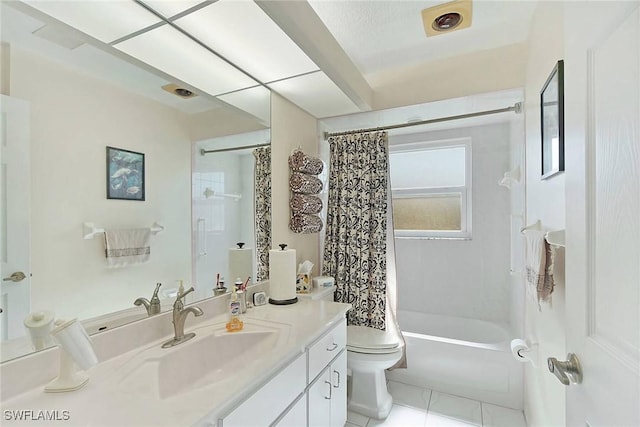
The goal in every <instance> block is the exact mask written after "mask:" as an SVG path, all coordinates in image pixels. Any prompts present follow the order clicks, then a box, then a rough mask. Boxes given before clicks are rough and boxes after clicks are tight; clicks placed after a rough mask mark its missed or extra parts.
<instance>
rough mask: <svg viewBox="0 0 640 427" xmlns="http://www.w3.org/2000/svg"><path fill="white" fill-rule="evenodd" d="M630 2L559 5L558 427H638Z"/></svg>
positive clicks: (638, 46) (635, 64) (639, 327)
mask: <svg viewBox="0 0 640 427" xmlns="http://www.w3.org/2000/svg"><path fill="white" fill-rule="evenodd" d="M638 5H639V3H638V2H637V1H630V2H622V1H621V2H582V1H580V2H566V3H565V10H564V14H565V15H564V16H565V28H564V31H565V58H564V66H565V119H566V121H565V132H566V133H565V134H566V137H567V139H566V141H565V153H566V156H565V159H566V177H565V178H566V206H567V208H566V215H567V218H566V224H567V226H566V233H567V235H566V242H567V248H566V263H567V264H566V309H567V331H566V337H567V343H566V347H567V351H569V352H571V353H575V354H576V355H577V357H578V358H579V360H580V363H581V365H582V371H583V380H582V383H581V384H573V385H570V386H569V387H567V389H566V405H567V408H566V416H567V425H568V426H592V427H595V426H640V372H639V370H640V65H639V64H640V9H639V7H638ZM585 178H586V179H585Z"/></svg>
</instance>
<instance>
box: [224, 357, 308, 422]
mask: <svg viewBox="0 0 640 427" xmlns="http://www.w3.org/2000/svg"><path fill="white" fill-rule="evenodd" d="M306 365H307V364H306V357H305V354H304V353H302V354H300V355H299V356H298V357H297V358H296V359H295V360H294V361H293V362H291V363H290V364H289V365H288V366H287V367H285V368H284V369H283V370H282V371H280V372H279V373H278V374H277V375H276V376H275V377H273V378H272V379H271V380H270V381H269V382H268V383H266V384H265V385H263V386H262V387H261V388H259V389H258V391H256V392H255V393H253V394H252V395H251V396H250V397H249V398H247V399H246V400H245V401H244V402H242V403H241V404H240V405H238V406H237V407H236V408H235V409H234V410H233V411H232V412H231V413H230V414H229V415H227V416H225V417H224V418H223V419H221V420H220V422H219V423H218V425H219V426H221V427H247V426H269V425H271V424H272V423H273V422H274V421H276V420H277V419H278V417H280V415H281V414H282V413H283V412H285V411H286V409H287V408H288V407H289V406H290V405H291V403H292V402H294V401H295V400H296V399H297V398H298V397H300V396H302V395H303V393H304V391H305V388H306V384H305V378H306V370H307V366H306ZM305 415H306V410H305ZM304 424H305V423H304V422H303V424H298V426H300V425H304Z"/></svg>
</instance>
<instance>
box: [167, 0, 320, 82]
mask: <svg viewBox="0 0 640 427" xmlns="http://www.w3.org/2000/svg"><path fill="white" fill-rule="evenodd" d="M175 23H176V24H177V25H178V26H180V28H183V29H184V30H186V31H187V32H189V33H190V34H192V35H193V36H195V37H196V38H198V39H199V40H201V41H202V42H204V43H205V44H206V45H208V46H209V47H211V48H212V49H213V50H215V51H216V52H218V53H219V54H220V55H222V56H223V57H225V58H227V59H228V60H230V61H231V62H233V63H234V64H236V65H237V66H239V67H240V68H242V69H244V70H245V71H247V72H248V73H249V74H251V75H252V76H254V77H255V78H256V79H258V80H260V81H261V82H263V83H267V82H271V81H274V80H279V79H283V78H286V77H291V76H296V75H299V74H303V73H308V72H311V71H316V70H318V66H317V65H316V64H315V63H314V62H313V61H312V60H311V59H310V58H309V57H308V56H307V55H306V54H305V53H304V52H303V51H302V49H300V48H299V47H298V45H296V44H295V43H294V42H293V41H292V40H291V39H290V38H289V37H288V36H287V35H286V34H285V33H284V31H282V30H281V29H280V27H278V26H277V25H276V24H275V23H274V22H273V21H272V20H271V19H270V18H269V17H268V16H267V15H266V14H265V13H264V12H263V11H262V9H260V7H258V6H257V5H256V4H255V3H254V2H252V1H232V0H219V1H217V2H215V3H213V4H211V5H209V6H207V7H204V8H202V9H199V10H197V11H196V12H193V13H191V14H189V15H187V16H185V17H183V18H180V19H177V20H176V21H175Z"/></svg>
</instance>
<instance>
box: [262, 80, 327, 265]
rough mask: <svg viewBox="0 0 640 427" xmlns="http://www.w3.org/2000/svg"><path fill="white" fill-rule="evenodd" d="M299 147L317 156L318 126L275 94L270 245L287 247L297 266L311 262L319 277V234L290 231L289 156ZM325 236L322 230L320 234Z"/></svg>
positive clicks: (272, 129)
mask: <svg viewBox="0 0 640 427" xmlns="http://www.w3.org/2000/svg"><path fill="white" fill-rule="evenodd" d="M298 147H300V148H301V149H302V150H303V151H304V152H305V153H307V154H309V155H311V156H318V122H317V120H316V119H315V118H314V117H312V116H310V115H309V114H308V113H306V112H304V111H302V110H301V109H300V108H298V107H297V106H295V105H294V104H292V103H291V102H289V101H287V100H286V99H284V98H283V97H281V96H280V95H278V94H276V93H272V94H271V197H272V200H271V204H272V221H273V224H272V227H271V242H272V245H273V247H274V248H277V247H278V244H280V243H287V244H288V245H289V248H291V249H295V250H296V257H297V260H298V263H301V262H303V261H305V260H310V261H311V262H313V264H314V268H313V275H318V274H319V267H320V258H319V257H320V255H319V249H318V245H319V243H318V242H319V240H318V239H319V234H318V233H315V234H297V233H294V232H293V231H291V230H289V155H290V154H291V152H292V151H293V150H294V149H295V148H298ZM321 233H323V234H324V228H323V230H322V231H321Z"/></svg>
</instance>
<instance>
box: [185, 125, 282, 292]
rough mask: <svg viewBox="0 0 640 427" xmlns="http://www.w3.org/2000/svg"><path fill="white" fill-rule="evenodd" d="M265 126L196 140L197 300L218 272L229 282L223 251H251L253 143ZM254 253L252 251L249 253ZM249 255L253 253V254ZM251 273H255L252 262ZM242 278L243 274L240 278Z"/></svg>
mask: <svg viewBox="0 0 640 427" xmlns="http://www.w3.org/2000/svg"><path fill="white" fill-rule="evenodd" d="M269 137H270V135H269V130H268V129H267V130H263V131H256V132H250V133H245V134H240V135H232V136H228V137H220V138H215V139H212V140H207V141H202V142H201V143H198V144H196V146H195V150H194V153H193V172H192V192H191V194H192V200H191V205H192V224H193V227H192V233H193V239H192V242H193V254H194V256H193V261H192V262H193V278H194V285H195V287H196V292H197V293H198V294H199V295H198V298H206V297H210V296H213V288H214V287H215V284H216V280H217V277H218V275H220V277H223V278H224V280H225V284H226V286H227V288H228V289H229V284H232V283H233V282H234V281H235V279H236V278H235V277H229V272H228V263H229V249H231V248H235V247H237V246H236V243H237V242H244V243H245V247H248V248H254V249H255V221H254V214H255V208H254V169H255V157H254V155H253V151H254V149H255V147H256V146H262V145H265V144H268V143H267V142H266V141H269ZM254 255H255V252H254ZM254 258H255V256H254ZM253 270H254V271H253V274H252V277H256V272H255V261H254V268H253ZM242 280H243V281H244V280H246V277H244V278H242Z"/></svg>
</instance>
